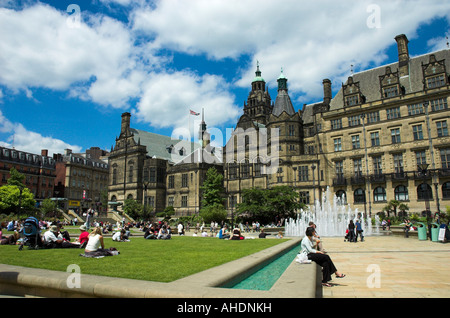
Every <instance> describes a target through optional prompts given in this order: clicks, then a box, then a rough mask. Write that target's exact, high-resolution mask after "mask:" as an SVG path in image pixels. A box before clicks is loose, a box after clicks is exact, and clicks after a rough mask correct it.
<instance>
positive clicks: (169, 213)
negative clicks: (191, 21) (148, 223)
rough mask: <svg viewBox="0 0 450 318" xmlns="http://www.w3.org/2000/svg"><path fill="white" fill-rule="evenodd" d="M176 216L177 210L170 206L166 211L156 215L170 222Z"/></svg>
mask: <svg viewBox="0 0 450 318" xmlns="http://www.w3.org/2000/svg"><path fill="white" fill-rule="evenodd" d="M174 214H175V209H174V207H173V206H168V207H166V208H165V209H164V211H163V212H159V213H156V216H157V217H163V218H164V220H170V219H171V218H172V216H173V215H174Z"/></svg>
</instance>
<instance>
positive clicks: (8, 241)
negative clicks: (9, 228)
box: [0, 231, 20, 245]
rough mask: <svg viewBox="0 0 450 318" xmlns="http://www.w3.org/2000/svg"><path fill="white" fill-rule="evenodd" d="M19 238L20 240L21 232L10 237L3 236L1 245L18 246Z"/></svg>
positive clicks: (15, 232)
mask: <svg viewBox="0 0 450 318" xmlns="http://www.w3.org/2000/svg"><path fill="white" fill-rule="evenodd" d="M0 236H1V232H0ZM19 238H20V234H19V232H17V231H14V233H13V234H11V235H9V236H8V237H3V236H2V237H1V241H0V244H1V245H16V244H17V241H18V240H19Z"/></svg>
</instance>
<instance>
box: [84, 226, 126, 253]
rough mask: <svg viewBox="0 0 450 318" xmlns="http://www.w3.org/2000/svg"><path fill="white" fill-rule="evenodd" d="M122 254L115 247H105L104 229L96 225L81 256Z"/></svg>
mask: <svg viewBox="0 0 450 318" xmlns="http://www.w3.org/2000/svg"><path fill="white" fill-rule="evenodd" d="M117 254H120V253H119V251H117V250H116V249H115V248H114V247H111V248H109V249H105V243H104V242H103V235H102V229H101V228H100V227H95V228H94V229H93V230H92V232H91V234H89V240H88V243H87V245H86V248H85V249H84V254H80V256H84V257H103V256H113V255H117Z"/></svg>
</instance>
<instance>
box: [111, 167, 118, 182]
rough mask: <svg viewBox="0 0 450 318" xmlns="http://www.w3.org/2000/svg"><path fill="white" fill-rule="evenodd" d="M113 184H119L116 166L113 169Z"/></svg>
mask: <svg viewBox="0 0 450 318" xmlns="http://www.w3.org/2000/svg"><path fill="white" fill-rule="evenodd" d="M112 184H113V185H116V184H117V169H116V168H114V169H113V173H112Z"/></svg>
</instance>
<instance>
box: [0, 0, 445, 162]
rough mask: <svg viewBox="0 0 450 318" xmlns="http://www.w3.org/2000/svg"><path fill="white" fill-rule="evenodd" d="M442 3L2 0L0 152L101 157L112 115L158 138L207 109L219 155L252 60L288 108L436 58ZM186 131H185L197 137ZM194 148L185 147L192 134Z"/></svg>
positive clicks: (111, 131)
mask: <svg viewBox="0 0 450 318" xmlns="http://www.w3.org/2000/svg"><path fill="white" fill-rule="evenodd" d="M449 24H450V3H449V2H448V1H442V0H427V1H425V0H421V1H418V0H394V1H393V0H371V1H366V0H341V1H336V0H315V1H310V0H307V1H304V0H283V1H275V0H159V1H158V0H155V1H144V0H42V1H31V0H0V30H1V31H0V146H4V147H10V148H12V147H14V148H16V149H18V150H22V151H26V152H31V153H38V154H39V153H40V152H41V149H47V150H48V151H49V155H50V156H51V155H52V154H54V153H63V152H64V150H65V149H72V151H73V152H84V151H85V150H86V149H89V148H90V147H100V148H101V149H105V150H108V151H109V150H110V149H111V146H113V145H114V144H115V139H116V137H117V136H118V135H119V134H120V121H121V114H122V113H124V112H130V113H131V114H132V117H131V126H132V128H136V129H142V130H145V131H150V132H155V133H158V134H163V135H167V136H173V135H177V134H179V133H180V132H185V131H189V130H188V129H189V128H190V129H191V130H192V127H196V125H197V124H198V121H199V120H200V119H201V116H190V115H189V111H190V110H193V111H195V112H197V113H202V112H204V117H205V121H206V123H207V125H208V128H217V129H218V130H219V131H221V132H223V135H222V136H220V135H219V134H217V136H216V137H214V139H215V143H216V144H222V145H223V144H225V143H226V132H225V131H226V129H227V128H233V127H235V125H236V123H237V121H238V119H239V117H240V116H241V115H242V114H243V104H244V102H245V101H246V100H247V97H248V94H249V92H250V89H251V82H252V79H253V78H254V76H255V70H256V65H257V63H259V65H260V69H261V72H262V77H263V78H264V79H265V81H266V83H267V85H268V87H269V93H270V96H271V98H272V100H275V98H276V95H277V82H276V79H277V78H278V76H279V75H280V72H281V69H283V73H284V75H285V76H286V77H287V78H288V86H289V94H290V97H291V100H292V101H293V104H294V108H295V109H296V110H301V109H302V108H303V105H304V104H310V103H314V102H319V101H322V99H323V88H322V81H323V79H325V78H328V79H330V80H331V81H332V88H333V92H334V94H336V92H337V91H338V90H339V89H340V87H341V85H342V83H343V82H345V81H346V79H347V78H348V76H350V75H351V72H352V71H353V72H355V73H357V72H360V71H364V70H365V69H369V68H373V67H377V66H380V65H384V64H388V63H392V62H396V61H397V60H398V57H397V46H396V42H395V40H394V38H395V36H397V35H399V34H406V36H407V37H408V39H409V41H410V44H409V50H410V55H412V56H416V55H422V54H426V53H429V52H433V51H437V50H442V49H447V46H448V45H447V42H448V40H447V37H450V28H449ZM196 129H197V128H195V132H196ZM195 137H196V136H195Z"/></svg>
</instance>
